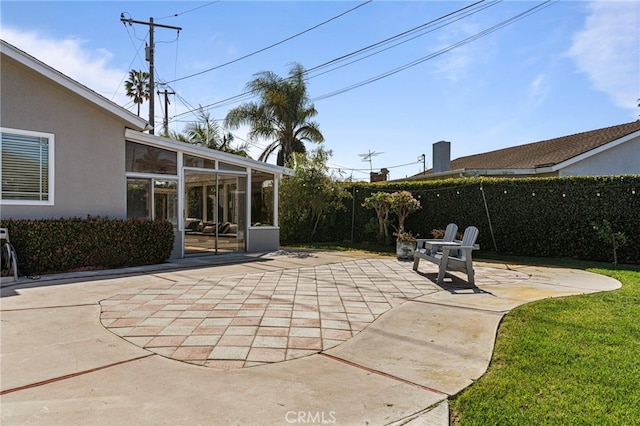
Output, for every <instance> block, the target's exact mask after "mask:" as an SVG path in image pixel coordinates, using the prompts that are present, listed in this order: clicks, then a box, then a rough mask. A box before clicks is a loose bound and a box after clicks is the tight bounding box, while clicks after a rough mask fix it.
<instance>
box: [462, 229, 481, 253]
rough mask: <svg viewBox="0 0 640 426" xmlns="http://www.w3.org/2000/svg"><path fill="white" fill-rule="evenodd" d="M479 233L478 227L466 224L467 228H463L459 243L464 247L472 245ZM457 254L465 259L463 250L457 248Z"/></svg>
mask: <svg viewBox="0 0 640 426" xmlns="http://www.w3.org/2000/svg"><path fill="white" fill-rule="evenodd" d="M479 233H480V231H478V228H476V227H475V226H467V228H466V229H465V230H464V234H463V235H462V244H461V245H462V246H464V247H470V246H473V245H474V244H475V243H476V239H477V238H478V234H479ZM458 256H459V257H460V258H461V259H462V260H466V257H467V256H466V254H465V251H464V250H458Z"/></svg>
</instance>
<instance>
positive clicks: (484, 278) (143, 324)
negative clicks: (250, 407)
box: [100, 259, 528, 369]
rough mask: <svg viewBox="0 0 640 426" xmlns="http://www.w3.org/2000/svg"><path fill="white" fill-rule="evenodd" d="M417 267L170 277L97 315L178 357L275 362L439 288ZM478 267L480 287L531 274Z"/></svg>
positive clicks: (337, 339) (232, 364) (370, 265)
mask: <svg viewBox="0 0 640 426" xmlns="http://www.w3.org/2000/svg"><path fill="white" fill-rule="evenodd" d="M411 265H412V264H411V263H407V262H399V261H397V260H395V259H358V260H353V261H347V262H342V263H334V264H329V265H320V266H309V267H300V268H293V269H284V270H279V271H270V272H262V273H250V274H245V275H234V276H220V277H215V276H214V277H207V278H203V279H202V280H200V281H197V282H193V281H190V282H171V281H168V282H167V283H166V284H159V285H154V286H151V287H148V288H145V289H143V290H135V291H131V292H130V293H121V294H118V295H116V296H113V297H110V298H108V299H105V300H103V301H101V302H100V305H101V315H100V320H101V322H102V324H103V325H104V326H105V327H106V328H107V329H108V330H110V331H111V332H113V333H115V334H117V335H118V336H121V337H122V338H124V339H126V340H128V341H129V342H131V343H133V344H135V345H138V346H140V347H142V348H144V349H147V350H149V351H152V352H155V353H157V354H159V355H162V356H165V357H169V358H172V359H176V360H180V361H185V362H189V363H193V364H198V365H203V366H207V367H216V368H222V369H233V368H242V367H251V366H257V365H263V364H270V363H274V362H281V361H285V360H291V359H295V358H299V357H303V356H307V355H311V354H315V353H318V352H321V351H325V350H327V349H329V348H332V347H334V346H336V345H339V344H340V343H342V342H344V341H346V340H348V339H350V338H351V337H353V336H354V335H356V334H357V333H358V332H360V331H361V330H362V329H364V328H365V327H367V326H368V325H369V324H371V323H372V322H373V321H374V320H375V319H376V318H378V317H379V316H380V315H382V314H383V313H385V312H386V311H388V310H390V309H392V308H394V307H395V306H398V305H400V304H402V303H404V302H406V301H407V300H411V299H415V298H416V297H420V296H423V295H425V294H429V293H433V292H436V291H441V290H442V288H441V287H439V286H437V285H435V284H434V281H433V280H434V278H435V274H436V273H437V270H436V269H435V266H433V265H429V264H427V262H422V263H421V264H420V271H421V273H420V274H418V273H416V272H414V271H413V270H412V269H411ZM475 270H476V285H479V286H482V285H488V284H492V285H495V284H501V283H504V282H514V280H515V281H521V280H526V279H528V276H527V275H526V274H523V273H521V272H517V271H511V270H504V269H495V268H486V267H477V268H475ZM425 271H426V272H425ZM460 276H461V277H462V276H463V275H460Z"/></svg>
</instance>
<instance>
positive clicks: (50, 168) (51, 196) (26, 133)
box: [0, 127, 56, 206]
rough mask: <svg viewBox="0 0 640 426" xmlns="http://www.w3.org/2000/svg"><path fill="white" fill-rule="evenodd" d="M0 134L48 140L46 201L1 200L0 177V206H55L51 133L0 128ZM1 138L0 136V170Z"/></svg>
mask: <svg viewBox="0 0 640 426" xmlns="http://www.w3.org/2000/svg"><path fill="white" fill-rule="evenodd" d="M0 133H9V134H14V135H17V136H27V137H37V138H46V139H47V140H48V144H47V145H48V146H47V148H48V156H49V159H48V173H47V174H48V176H47V179H48V184H49V187H48V188H47V194H48V197H47V198H48V199H47V200H11V199H8V200H5V199H3V198H2V182H1V176H0V204H2V205H6V206H53V205H54V204H55V164H56V162H55V135H54V134H53V133H46V132H37V131H33V130H24V129H14V128H10V127H0ZM1 148H2V138H1V135H0V169H1V168H2V166H1V164H2V149H1Z"/></svg>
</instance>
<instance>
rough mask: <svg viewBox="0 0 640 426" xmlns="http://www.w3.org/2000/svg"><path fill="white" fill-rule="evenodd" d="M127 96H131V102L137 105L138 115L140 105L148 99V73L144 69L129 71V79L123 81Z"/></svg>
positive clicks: (149, 88)
mask: <svg viewBox="0 0 640 426" xmlns="http://www.w3.org/2000/svg"><path fill="white" fill-rule="evenodd" d="M124 87H125V89H126V90H127V96H128V97H130V98H133V103H134V104H137V105H138V116H140V105H141V104H142V103H143V102H144V101H148V100H149V92H150V90H151V87H150V86H149V73H148V72H146V71H135V70H131V71H129V79H128V80H127V81H125V82H124Z"/></svg>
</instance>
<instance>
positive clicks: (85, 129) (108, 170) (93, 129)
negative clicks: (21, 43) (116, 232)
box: [0, 56, 127, 219]
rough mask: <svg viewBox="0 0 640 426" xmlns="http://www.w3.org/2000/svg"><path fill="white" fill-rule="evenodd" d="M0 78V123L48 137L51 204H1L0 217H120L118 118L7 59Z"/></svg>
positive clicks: (123, 200) (121, 159) (121, 145)
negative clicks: (51, 144)
mask: <svg viewBox="0 0 640 426" xmlns="http://www.w3.org/2000/svg"><path fill="white" fill-rule="evenodd" d="M0 74H1V80H0V84H1V86H0V87H2V102H1V103H0V108H1V109H0V117H1V119H0V125H1V126H2V127H3V128H9V129H20V130H29V131H38V132H45V133H51V134H53V135H54V153H55V154H54V155H55V157H54V158H55V169H54V178H53V185H54V200H53V201H54V202H53V205H48V206H42V205H38V206H33V205H3V206H2V217H3V218H13V217H15V218H18V217H19V218H24V219H40V218H60V217H86V215H94V216H97V215H100V216H109V217H111V218H125V217H126V201H127V200H126V181H125V175H124V167H125V164H124V162H125V158H124V133H125V125H124V123H123V122H122V120H118V119H117V118H116V117H115V116H112V115H111V114H109V113H108V112H106V111H105V110H103V109H101V108H98V107H97V106H96V105H95V104H93V103H91V102H89V101H88V100H86V99H84V98H82V97H79V96H77V95H76V94H74V93H72V92H71V91H70V90H68V89H67V88H65V87H63V86H61V85H59V84H57V83H55V82H53V81H52V80H49V79H47V78H44V77H43V76H42V75H40V74H39V73H37V72H34V71H33V70H32V69H30V68H29V67H26V66H24V65H23V64H20V63H19V62H16V61H14V60H13V59H12V58H8V57H6V56H3V58H2V73H0ZM114 153H117V155H114ZM114 188H120V189H121V190H120V191H114Z"/></svg>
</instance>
